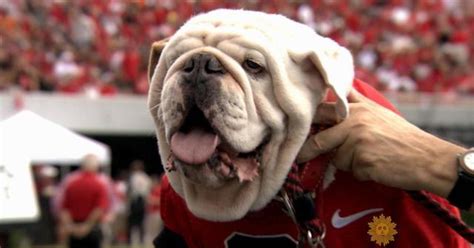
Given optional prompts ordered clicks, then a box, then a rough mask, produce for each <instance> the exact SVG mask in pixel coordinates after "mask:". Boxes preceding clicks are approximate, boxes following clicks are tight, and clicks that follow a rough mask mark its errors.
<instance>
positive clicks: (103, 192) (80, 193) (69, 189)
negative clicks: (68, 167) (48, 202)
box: [61, 171, 109, 222]
mask: <svg viewBox="0 0 474 248" xmlns="http://www.w3.org/2000/svg"><path fill="white" fill-rule="evenodd" d="M108 207H109V195H108V188H107V185H106V184H105V183H104V182H103V180H102V179H101V178H100V176H99V175H98V174H96V173H92V172H82V171H81V172H78V173H77V174H76V175H74V177H73V178H71V180H70V181H69V182H68V183H67V184H66V185H65V189H64V193H63V198H62V202H61V208H62V209H65V210H67V211H68V212H69V214H70V215H71V218H72V219H73V220H74V221H77V222H82V221H85V220H86V219H87V217H88V216H89V214H90V213H91V212H92V211H93V210H94V209H96V208H100V209H102V210H103V211H104V212H105V211H106V210H107V208H108Z"/></svg>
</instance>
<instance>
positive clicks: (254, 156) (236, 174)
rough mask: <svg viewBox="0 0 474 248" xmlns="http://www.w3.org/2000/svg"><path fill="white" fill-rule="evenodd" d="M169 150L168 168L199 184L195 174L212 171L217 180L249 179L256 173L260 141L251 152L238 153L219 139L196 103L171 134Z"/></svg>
mask: <svg viewBox="0 0 474 248" xmlns="http://www.w3.org/2000/svg"><path fill="white" fill-rule="evenodd" d="M170 143H171V144H170V148H171V151H172V154H171V158H170V160H169V164H168V167H169V168H168V169H171V170H173V169H179V170H180V171H182V172H183V174H184V175H185V176H186V177H188V179H190V180H191V181H195V182H196V183H199V181H200V180H199V179H198V178H193V177H195V175H196V173H190V172H191V171H193V170H194V171H195V170H201V171H203V172H204V173H205V174H210V173H212V174H214V175H216V176H217V177H218V178H219V179H221V180H232V179H235V178H237V179H238V180H239V181H240V182H245V181H252V180H254V179H255V178H256V177H257V176H258V170H259V167H260V162H261V161H260V159H261V154H262V150H263V149H262V148H263V146H264V144H265V143H266V142H263V143H262V144H261V145H260V146H258V147H257V148H256V149H255V150H254V151H252V152H248V153H239V152H237V151H235V150H234V149H233V148H232V147H231V146H230V145H229V144H228V143H226V142H225V141H224V140H223V139H221V138H220V136H219V135H218V133H217V132H216V131H215V130H214V129H213V128H212V126H211V124H210V123H209V121H208V120H207V119H206V117H205V116H204V114H203V112H202V111H201V110H200V109H198V108H197V107H196V106H195V107H193V108H192V109H191V110H190V111H189V113H188V116H187V117H186V119H185V121H184V123H183V125H182V126H181V128H180V129H179V130H178V131H177V132H175V133H174V134H173V135H172V136H171V142H170Z"/></svg>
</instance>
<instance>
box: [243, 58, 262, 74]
mask: <svg viewBox="0 0 474 248" xmlns="http://www.w3.org/2000/svg"><path fill="white" fill-rule="evenodd" d="M244 69H245V70H247V71H249V72H251V73H259V72H262V71H263V67H262V66H261V65H259V64H258V63H256V62H254V61H252V60H250V59H246V60H245V61H244Z"/></svg>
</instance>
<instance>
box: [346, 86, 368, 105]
mask: <svg viewBox="0 0 474 248" xmlns="http://www.w3.org/2000/svg"><path fill="white" fill-rule="evenodd" d="M347 100H348V101H349V102H350V103H357V102H364V101H365V100H366V98H365V96H363V95H362V94H361V93H360V92H358V91H357V90H355V89H352V90H351V91H350V92H349V95H348V96H347Z"/></svg>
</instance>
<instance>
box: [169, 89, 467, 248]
mask: <svg viewBox="0 0 474 248" xmlns="http://www.w3.org/2000/svg"><path fill="white" fill-rule="evenodd" d="M354 88H355V89H357V90H358V91H359V92H360V93H362V94H363V95H365V96H367V97H369V98H370V99H372V100H373V101H375V102H377V103H379V104H380V105H382V106H384V107H386V108H388V109H390V110H392V111H395V112H397V111H396V109H395V108H394V106H393V105H392V104H391V103H390V102H388V100H386V99H385V98H384V97H383V96H382V95H381V94H380V93H378V92H377V91H376V90H374V89H373V88H372V87H370V86H368V85H367V84H364V83H362V82H361V81H359V80H355V81H354ZM311 163H312V164H313V165H316V164H317V163H318V161H317V159H316V160H314V161H312V162H311ZM310 166H311V165H310ZM400 166H403V165H400ZM322 197H323V198H324V206H323V209H322V213H323V218H322V219H323V222H324V223H325V225H326V227H327V235H326V238H325V239H324V242H325V245H326V247H331V248H334V247H355V248H358V247H361V248H366V247H379V246H377V245H376V244H375V243H374V242H373V241H370V236H369V235H368V234H367V232H368V231H369V226H368V223H369V222H371V221H372V218H373V217H374V216H377V217H378V216H380V215H381V214H384V215H385V216H390V217H391V219H392V221H393V222H394V223H396V230H397V232H398V234H396V235H395V236H394V241H392V242H390V243H389V244H388V245H387V246H385V247H415V246H416V247H419V248H423V247H426V248H428V247H429V248H436V247H465V248H468V247H469V245H468V244H467V243H466V242H465V241H464V240H463V239H462V238H461V237H460V236H459V235H457V234H456V233H455V232H454V231H452V230H451V229H450V228H449V227H448V226H447V225H446V224H444V223H443V222H441V221H440V220H439V219H438V218H437V217H436V216H434V215H433V214H431V213H430V212H428V211H427V210H425V209H424V208H423V206H421V205H420V204H418V203H417V202H414V201H413V200H412V198H410V196H408V195H407V194H406V193H405V192H404V191H403V190H399V189H395V188H390V187H386V186H383V185H379V184H376V183H374V182H361V181H358V180H356V179H355V178H354V177H353V176H352V174H350V173H346V172H337V174H336V180H335V181H334V182H332V183H331V185H330V186H329V187H328V188H327V189H326V190H325V191H324V192H323V194H322ZM434 197H435V198H436V199H437V200H439V201H441V203H442V204H443V205H445V206H447V207H448V208H449V209H450V210H451V211H452V212H453V213H455V214H456V215H458V216H459V211H458V210H457V209H456V208H454V207H452V206H449V204H448V203H447V202H446V201H445V200H443V199H440V198H439V197H436V196H434ZM281 208H282V205H281V203H279V202H276V201H273V202H271V203H270V204H269V205H268V206H267V207H265V208H264V209H263V210H260V211H258V212H253V213H249V214H248V215H247V216H245V217H244V218H243V219H241V220H237V221H232V222H211V221H206V220H202V219H199V218H196V217H195V216H193V215H192V214H191V213H190V212H189V210H188V209H187V208H186V205H185V202H184V201H183V199H182V198H181V197H180V196H178V195H177V194H176V193H175V192H174V190H173V189H172V188H171V186H170V184H169V182H168V179H167V178H166V177H165V178H164V179H163V183H162V193H161V215H162V218H163V221H164V223H165V226H166V227H167V228H169V229H170V230H172V231H174V232H176V233H178V234H179V235H181V236H182V237H183V238H184V239H185V241H186V243H187V244H188V246H189V247H207V248H212V247H225V244H226V240H227V241H228V240H232V238H233V237H235V236H236V235H235V234H236V233H243V234H247V235H254V236H256V235H258V236H267V237H268V236H273V237H275V235H290V236H291V237H292V238H293V240H297V230H296V227H295V225H294V223H293V222H292V221H291V219H290V218H289V217H288V216H287V215H285V214H284V213H283V211H282V210H281ZM375 208H382V210H381V211H378V212H374V213H371V214H367V215H365V216H363V217H362V218H360V219H358V220H355V221H353V222H351V223H350V224H348V225H346V226H344V227H342V228H335V227H334V226H333V225H332V224H331V219H332V218H333V215H334V214H335V212H336V211H338V210H339V211H340V212H339V215H340V216H342V217H347V216H350V215H353V214H355V213H359V212H361V211H364V210H368V209H375ZM228 247H231V246H228ZM249 247H250V246H249Z"/></svg>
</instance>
